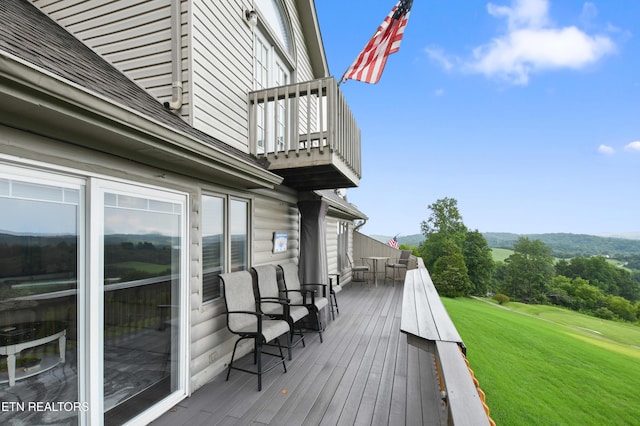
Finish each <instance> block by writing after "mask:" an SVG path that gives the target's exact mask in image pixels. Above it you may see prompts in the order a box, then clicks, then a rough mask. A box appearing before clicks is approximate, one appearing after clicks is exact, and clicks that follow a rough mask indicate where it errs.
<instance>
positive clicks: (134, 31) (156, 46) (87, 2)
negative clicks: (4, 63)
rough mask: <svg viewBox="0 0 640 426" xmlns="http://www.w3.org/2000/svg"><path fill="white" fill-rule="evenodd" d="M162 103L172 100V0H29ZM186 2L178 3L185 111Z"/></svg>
mask: <svg viewBox="0 0 640 426" xmlns="http://www.w3.org/2000/svg"><path fill="white" fill-rule="evenodd" d="M32 2H33V3H34V4H35V5H36V6H38V7H39V8H40V9H41V10H42V11H43V12H45V13H46V14H48V15H49V16H51V17H52V18H53V19H55V20H56V21H57V22H58V23H59V24H60V25H62V26H63V27H65V28H66V29H67V30H68V31H69V32H71V33H73V34H74V35H75V36H76V37H77V38H78V39H80V40H82V41H83V42H84V43H85V44H86V45H87V46H89V47H91V48H92V49H93V50H94V51H95V52H97V53H98V54H100V55H101V56H102V57H103V58H105V59H106V60H108V61H109V62H110V63H111V64H112V65H114V66H115V67H116V68H118V69H119V70H120V71H121V72H123V73H124V74H126V75H127V76H128V77H129V78H130V79H132V80H134V81H135V82H137V83H138V84H139V85H140V86H142V87H144V88H145V89H146V90H147V91H149V92H150V93H151V94H152V95H153V96H154V97H156V98H157V99H158V100H159V101H160V102H168V101H170V100H171V94H172V88H171V84H172V76H171V60H172V58H171V2H172V0H115V1H113V0H32ZM186 4H187V2H186V1H183V2H182V9H183V10H182V70H183V101H184V104H183V107H182V110H181V114H182V115H183V116H184V117H186V116H187V115H188V113H189V97H190V95H189V90H188V88H189V85H188V79H187V77H188V73H187V71H188V70H187V65H188V59H187V56H186V55H187V51H188V50H187V41H188V37H187V13H186V10H185V7H186Z"/></svg>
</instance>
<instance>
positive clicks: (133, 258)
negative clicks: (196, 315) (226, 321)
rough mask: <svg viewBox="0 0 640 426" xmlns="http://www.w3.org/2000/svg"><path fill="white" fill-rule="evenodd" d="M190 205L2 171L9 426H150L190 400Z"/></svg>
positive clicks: (163, 195)
mask: <svg viewBox="0 0 640 426" xmlns="http://www.w3.org/2000/svg"><path fill="white" fill-rule="evenodd" d="M186 205H187V196H186V194H184V193H178V192H174V191H169V190H163V189H160V188H157V187H154V188H151V187H147V186H140V185H136V184H134V183H123V182H113V181H109V180H104V179H97V178H93V177H78V176H66V175H62V174H56V173H52V172H48V171H39V170H35V169H34V168H20V167H14V166H13V165H8V164H0V212H1V213H0V402H2V404H3V405H2V410H0V424H3V425H4V424H43V425H45V424H56V425H57V424H64V425H74V424H106V425H112V424H113V425H121V424H124V423H126V422H127V421H129V420H131V419H134V418H136V422H137V423H139V424H145V423H147V422H148V421H147V419H149V418H151V417H153V415H154V414H155V413H160V412H163V411H166V410H168V409H169V408H170V407H171V406H173V405H174V404H175V403H176V402H177V401H179V400H180V399H181V398H183V397H184V396H185V394H186V383H187V362H186V359H187V353H188V350H187V347H188V342H187V339H186V335H187V327H188V325H187V315H186V306H187V299H188V291H189V289H188V279H187V276H188V275H187V267H186V265H187V260H186V259H187V253H186V252H187V241H188V238H187V237H186V233H187V227H186Z"/></svg>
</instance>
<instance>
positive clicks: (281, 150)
mask: <svg viewBox="0 0 640 426" xmlns="http://www.w3.org/2000/svg"><path fill="white" fill-rule="evenodd" d="M249 141H250V149H251V153H252V154H255V155H256V156H257V157H258V158H265V159H266V160H268V161H269V163H270V165H269V170H271V171H273V172H274V173H277V174H278V175H280V176H282V177H283V178H284V184H285V185H287V186H290V187H292V188H295V189H297V190H299V191H310V190H317V189H330V188H350V187H355V186H358V182H359V180H360V177H361V167H362V165H361V158H360V129H359V128H358V125H357V123H356V121H355V119H354V117H353V113H352V112H351V110H350V109H349V106H348V105H347V102H346V100H345V99H344V97H343V96H342V93H341V92H340V89H339V88H338V85H337V83H336V80H335V79H334V78H333V77H327V78H321V79H317V80H313V81H306V82H302V83H296V84H290V85H287V86H280V87H272V88H268V89H264V90H257V91H254V92H251V93H249Z"/></svg>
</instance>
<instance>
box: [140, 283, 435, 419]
mask: <svg viewBox="0 0 640 426" xmlns="http://www.w3.org/2000/svg"><path fill="white" fill-rule="evenodd" d="M402 289H403V286H402V284H396V286H395V287H391V286H390V285H379V286H378V288H373V287H371V288H368V287H367V286H366V285H364V286H362V285H360V284H359V283H358V284H353V285H351V286H348V287H346V288H345V289H344V290H343V291H342V292H341V293H339V294H338V303H339V304H340V315H339V316H337V317H336V319H335V321H331V322H329V324H328V325H327V327H326V331H325V333H324V335H323V337H324V342H323V343H320V340H319V338H318V334H317V333H308V334H307V335H306V341H307V345H306V347H305V348H303V347H301V346H299V347H297V348H295V349H294V353H293V360H292V361H288V362H287V369H288V372H287V373H283V371H282V369H281V368H274V369H273V370H271V371H270V372H269V373H268V374H267V375H265V376H264V378H263V389H262V391H261V392H258V391H257V379H256V377H255V376H254V375H251V374H246V373H242V372H239V371H232V372H231V377H230V379H229V381H225V374H221V375H219V376H217V377H216V378H214V379H213V380H212V381H211V382H209V383H207V384H206V385H205V386H203V387H201V388H200V389H198V390H197V391H195V392H194V394H193V395H192V396H191V397H190V398H187V399H185V400H183V401H182V402H180V403H179V404H178V405H177V406H175V407H174V408H173V409H172V410H170V411H169V412H167V413H165V414H164V415H163V416H161V417H160V418H159V419H157V420H156V421H154V422H153V423H152V425H154V426H162V425H167V426H177V425H190V426H196V425H207V426H209V425H235V424H238V425H247V424H257V425H260V424H265V425H296V424H300V425H302V424H304V425H354V424H361V425H404V424H406V425H442V424H444V420H443V418H444V413H443V408H442V403H441V400H440V391H439V387H438V382H437V379H436V376H435V364H434V359H433V356H432V355H431V354H429V353H427V352H425V351H423V350H419V349H417V348H415V347H413V346H410V345H408V344H407V338H406V335H404V334H403V333H401V332H400V317H401V310H402ZM249 358H252V356H247V357H245V359H249ZM247 362H249V361H247Z"/></svg>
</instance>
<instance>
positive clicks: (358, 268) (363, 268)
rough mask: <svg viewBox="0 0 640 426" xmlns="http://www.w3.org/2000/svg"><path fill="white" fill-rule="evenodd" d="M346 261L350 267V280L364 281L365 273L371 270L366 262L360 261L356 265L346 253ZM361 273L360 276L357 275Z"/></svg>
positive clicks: (365, 279)
mask: <svg viewBox="0 0 640 426" xmlns="http://www.w3.org/2000/svg"><path fill="white" fill-rule="evenodd" d="M347 261H348V262H349V267H350V268H351V282H365V281H367V273H369V272H370V271H371V267H370V266H369V264H368V263H366V262H364V261H362V263H361V264H359V265H356V264H355V263H354V262H353V259H352V258H351V255H350V254H349V253H347ZM359 274H360V275H361V276H360V277H359V276H358V275H359Z"/></svg>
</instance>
